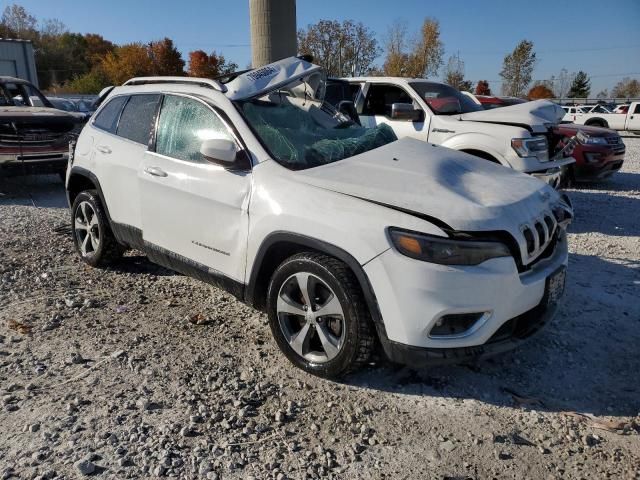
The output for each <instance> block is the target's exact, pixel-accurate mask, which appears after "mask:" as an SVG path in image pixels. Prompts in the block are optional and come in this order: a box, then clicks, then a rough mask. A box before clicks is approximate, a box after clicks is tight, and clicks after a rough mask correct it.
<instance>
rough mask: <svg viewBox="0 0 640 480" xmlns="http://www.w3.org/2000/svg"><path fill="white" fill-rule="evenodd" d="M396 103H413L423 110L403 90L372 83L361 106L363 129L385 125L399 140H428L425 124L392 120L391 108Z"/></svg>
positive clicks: (422, 122) (393, 86)
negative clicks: (404, 138) (406, 138)
mask: <svg viewBox="0 0 640 480" xmlns="http://www.w3.org/2000/svg"><path fill="white" fill-rule="evenodd" d="M394 103H412V104H413V106H414V108H421V107H420V106H419V105H418V103H417V102H416V101H415V100H414V99H413V98H412V97H411V95H409V93H408V92H406V91H405V90H404V89H403V88H401V87H398V86H396V85H386V84H379V83H372V84H369V85H368V88H367V89H366V94H365V98H364V104H363V105H362V106H361V109H362V110H361V113H360V112H358V113H359V114H360V122H361V123H362V126H363V127H369V128H373V127H377V126H378V125H380V124H382V123H385V124H387V125H389V126H390V127H391V128H392V129H393V132H394V133H395V134H396V136H397V137H398V138H403V137H414V138H419V139H421V140H427V137H428V135H429V133H428V132H427V130H426V129H425V122H424V121H421V122H412V121H407V120H394V119H392V118H391V106H392V105H393V104H394Z"/></svg>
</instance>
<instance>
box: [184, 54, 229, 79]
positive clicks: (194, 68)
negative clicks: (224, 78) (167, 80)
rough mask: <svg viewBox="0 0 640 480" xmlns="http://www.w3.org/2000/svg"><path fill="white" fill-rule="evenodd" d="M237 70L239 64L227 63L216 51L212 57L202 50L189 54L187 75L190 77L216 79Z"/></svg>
mask: <svg viewBox="0 0 640 480" xmlns="http://www.w3.org/2000/svg"><path fill="white" fill-rule="evenodd" d="M237 69H238V65H237V64H235V63H233V62H227V60H226V59H225V58H224V56H223V55H218V54H217V53H216V52H215V51H213V52H211V55H207V53H206V52H204V51H202V50H195V51H193V52H189V70H188V71H187V74H188V75H189V76H190V77H201V78H214V77H218V76H220V75H227V74H229V73H232V72H235V71H236V70H237Z"/></svg>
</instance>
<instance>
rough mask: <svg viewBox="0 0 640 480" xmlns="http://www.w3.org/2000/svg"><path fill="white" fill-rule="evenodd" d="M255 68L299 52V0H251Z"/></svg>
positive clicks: (252, 48) (252, 50)
mask: <svg viewBox="0 0 640 480" xmlns="http://www.w3.org/2000/svg"><path fill="white" fill-rule="evenodd" d="M249 10H250V14H251V53H252V66H253V68H257V67H261V66H263V65H266V64H267V63H271V62H275V61H276V60H281V59H283V58H286V57H291V56H293V55H296V54H297V51H298V39H297V35H296V0H249Z"/></svg>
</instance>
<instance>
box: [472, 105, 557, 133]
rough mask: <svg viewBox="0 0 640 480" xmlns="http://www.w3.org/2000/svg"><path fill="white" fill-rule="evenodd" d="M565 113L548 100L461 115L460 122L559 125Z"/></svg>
mask: <svg viewBox="0 0 640 480" xmlns="http://www.w3.org/2000/svg"><path fill="white" fill-rule="evenodd" d="M565 113H566V112H565V111H564V110H563V109H562V107H560V106H559V105H557V104H555V103H553V102H550V101H549V100H536V101H534V102H526V103H520V104H518V105H511V106H510V107H501V108H494V109H492V110H482V111H480V112H470V113H463V114H462V115H460V119H461V120H469V121H474V122H490V123H502V124H506V125H523V126H524V125H528V126H542V127H544V126H545V125H556V124H558V123H560V121H561V120H562V117H564V115H565Z"/></svg>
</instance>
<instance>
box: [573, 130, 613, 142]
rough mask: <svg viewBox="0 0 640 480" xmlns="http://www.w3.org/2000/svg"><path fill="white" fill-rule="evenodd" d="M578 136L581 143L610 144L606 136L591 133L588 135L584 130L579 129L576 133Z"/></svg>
mask: <svg viewBox="0 0 640 480" xmlns="http://www.w3.org/2000/svg"><path fill="white" fill-rule="evenodd" d="M576 138H577V139H578V141H579V142H580V143H582V144H584V145H607V144H608V142H607V139H606V137H592V136H590V135H587V134H586V133H584V132H583V131H579V132H578V133H577V134H576Z"/></svg>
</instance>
